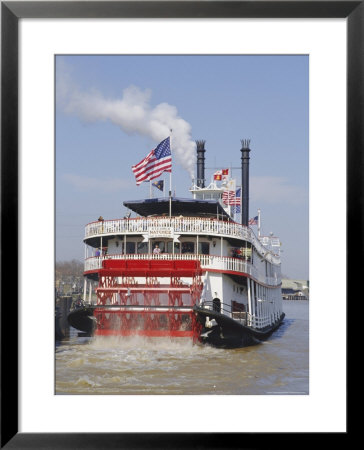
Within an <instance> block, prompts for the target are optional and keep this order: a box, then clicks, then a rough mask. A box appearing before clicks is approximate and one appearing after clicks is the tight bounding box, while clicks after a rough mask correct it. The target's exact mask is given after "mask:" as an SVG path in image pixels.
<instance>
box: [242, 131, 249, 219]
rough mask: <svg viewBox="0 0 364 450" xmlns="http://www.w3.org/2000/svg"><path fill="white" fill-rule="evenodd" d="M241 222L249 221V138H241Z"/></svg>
mask: <svg viewBox="0 0 364 450" xmlns="http://www.w3.org/2000/svg"><path fill="white" fill-rule="evenodd" d="M240 142H241V150H240V151H241V203H242V204H241V224H242V225H246V226H247V225H248V221H249V159H250V158H249V152H250V148H249V146H250V139H241V141H240Z"/></svg>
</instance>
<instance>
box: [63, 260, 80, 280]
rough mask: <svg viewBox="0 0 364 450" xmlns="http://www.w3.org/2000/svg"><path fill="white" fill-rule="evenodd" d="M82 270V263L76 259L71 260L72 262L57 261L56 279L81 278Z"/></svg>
mask: <svg viewBox="0 0 364 450" xmlns="http://www.w3.org/2000/svg"><path fill="white" fill-rule="evenodd" d="M83 269H84V267H83V262H81V261H78V260H77V259H72V261H57V262H56V278H64V277H83Z"/></svg>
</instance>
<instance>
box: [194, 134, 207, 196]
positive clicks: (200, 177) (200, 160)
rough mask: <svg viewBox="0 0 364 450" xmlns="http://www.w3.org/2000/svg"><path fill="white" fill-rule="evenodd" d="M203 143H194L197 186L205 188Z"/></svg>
mask: <svg viewBox="0 0 364 450" xmlns="http://www.w3.org/2000/svg"><path fill="white" fill-rule="evenodd" d="M205 142H206V141H196V145H197V183H196V184H197V186H198V187H200V188H204V187H205V151H206V150H205Z"/></svg>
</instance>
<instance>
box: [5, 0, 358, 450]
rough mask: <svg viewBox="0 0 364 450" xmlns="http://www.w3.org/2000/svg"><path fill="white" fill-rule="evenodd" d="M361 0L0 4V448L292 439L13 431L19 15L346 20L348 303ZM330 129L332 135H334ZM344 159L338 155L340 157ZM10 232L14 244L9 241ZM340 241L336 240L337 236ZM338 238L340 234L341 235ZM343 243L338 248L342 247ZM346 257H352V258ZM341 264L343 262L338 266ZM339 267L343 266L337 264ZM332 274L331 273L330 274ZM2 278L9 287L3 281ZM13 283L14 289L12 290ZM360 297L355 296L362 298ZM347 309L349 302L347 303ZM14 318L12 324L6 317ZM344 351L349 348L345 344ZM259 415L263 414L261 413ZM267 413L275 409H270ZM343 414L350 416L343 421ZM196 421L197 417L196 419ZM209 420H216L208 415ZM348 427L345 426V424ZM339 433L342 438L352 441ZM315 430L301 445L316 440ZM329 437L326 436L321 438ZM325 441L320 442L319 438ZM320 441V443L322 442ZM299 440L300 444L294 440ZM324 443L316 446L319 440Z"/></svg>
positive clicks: (353, 274) (354, 234)
mask: <svg viewBox="0 0 364 450" xmlns="http://www.w3.org/2000/svg"><path fill="white" fill-rule="evenodd" d="M363 3H364V2H363V1H330V0H328V1H315V0H313V1H312V0H311V1H259V0H256V1H239V0H237V1H187V2H186V1H173V2H165V1H159V2H158V1H135V2H133V1H121V2H120V1H111V2H108V1H92V2H89V1H86V2H77V1H70V2H62V1H54V2H48V1H38V2H36V1H34V2H33V1H26V2H25V1H23V2H22V1H4V2H1V310H0V312H1V448H9V449H15V448H16V449H28V448H29V449H33V448H34V449H35V448H37V449H42V448H47V449H51V448H52V449H66V448H74V449H76V448H77V449H81V448H89V449H103V448H120V449H139V448H153V449H163V448H173V449H182V448H195V449H202V448H209V449H220V448H221V449H223V448H224V449H226V448H257V447H260V446H262V445H263V444H264V442H266V443H268V442H272V440H273V442H276V443H279V444H280V447H282V446H284V445H285V444H286V443H287V441H288V439H291V438H293V439H296V438H297V436H296V434H294V433H293V436H292V434H283V435H281V434H279V436H278V433H277V434H270V433H263V434H256V433H168V432H166V433H136V434H132V433H65V434H63V433H62V434H61V433H19V432H18V412H19V411H18V401H19V397H18V369H19V366H18V338H17V336H18V331H19V330H18V324H17V320H14V318H15V319H16V318H17V316H18V305H17V299H18V291H17V286H18V271H17V267H18V251H19V246H18V242H17V239H16V236H17V235H18V182H19V177H18V112H19V111H18V70H19V68H18V52H19V47H18V45H19V43H18V22H19V19H21V18H119V17H120V18H239V17H241V18H346V19H347V55H348V57H347V75H348V83H347V154H346V158H347V160H346V161H347V211H346V215H347V216H346V217H347V236H346V242H345V245H346V248H347V252H346V254H347V259H346V275H347V286H348V289H347V301H348V298H349V296H350V292H353V286H354V285H355V283H357V280H358V279H360V272H359V271H360V270H361V269H362V266H363V264H362V263H359V264H358V263H357V262H355V261H357V259H356V257H355V255H354V251H353V249H354V245H355V249H356V252H358V250H359V258H360V257H361V253H362V249H363V245H362V234H363V233H362V230H363V182H362V173H363V149H364V137H363V136H364V131H363V129H364V126H363V125H364V25H363V24H364V4H363ZM333 132H334V130H333ZM344 157H345V156H344V155H343V158H344ZM9 230H11V236H12V239H9ZM339 239H340V238H339ZM341 239H342V237H341ZM354 240H355V244H354ZM343 245H344V243H343V242H341V243H340V246H341V248H342V247H343ZM349 255H351V257H349ZM341 263H342V262H341ZM341 267H342V266H341ZM333 275H334V274H333ZM4 280H6V283H5V282H4ZM9 286H11V290H10V289H9ZM359 295H360V294H359ZM346 307H347V308H348V305H347V306H346ZM10 318H11V319H10ZM347 348H348V349H349V346H347ZM262 413H263V414H265V413H268V412H267V411H265V412H264V411H263V412H262ZM270 413H272V411H271V412H270ZM347 417H348V416H347ZM197 419H198V417H197ZM212 420H214V419H213V418H212ZM348 425H349V424H348ZM347 430H348V431H347V432H346V433H338V435H340V436H336V437H335V443H339V440H340V439H339V438H343V437H344V438H347V437H348V436H349V427H348V428H347ZM318 438H319V436H318V434H317V433H315V437H314V439H315V440H314V441H311V439H312V436H310V433H307V434H304V435H303V436H302V437H300V441H299V443H300V444H304V443H308V442H312V443H313V442H314V443H315V444H316V445H317V444H319V442H318ZM326 438H327V436H325V433H323V439H325V442H327V441H326ZM323 439H322V440H323ZM320 441H321V439H320ZM297 442H298V441H297ZM320 443H321V442H320Z"/></svg>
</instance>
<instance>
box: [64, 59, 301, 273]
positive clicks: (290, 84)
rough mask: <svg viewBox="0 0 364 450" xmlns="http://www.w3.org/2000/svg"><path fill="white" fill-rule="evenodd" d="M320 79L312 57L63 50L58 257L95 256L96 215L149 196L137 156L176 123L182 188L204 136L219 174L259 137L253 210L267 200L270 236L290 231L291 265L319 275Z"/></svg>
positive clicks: (177, 181)
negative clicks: (315, 95)
mask: <svg viewBox="0 0 364 450" xmlns="http://www.w3.org/2000/svg"><path fill="white" fill-rule="evenodd" d="M308 87H309V86H308V57H307V56H271V55H270V56H240V55H232V56H226V55H221V56H215V55H214V56H203V55H201V56H200V55H196V56H184V55H181V56H154V55H146V56H143V55H142V56H57V57H56V259H57V261H60V260H69V259H79V260H82V259H83V257H84V248H83V243H82V239H83V236H84V226H85V225H86V224H87V223H89V222H92V221H94V220H96V219H97V218H98V217H99V216H100V215H102V216H103V217H104V218H105V219H116V218H120V217H123V215H124V214H125V212H126V210H125V207H124V206H123V201H125V200H136V199H142V198H145V197H147V196H149V186H148V183H142V184H141V185H140V186H139V187H137V186H136V183H135V178H134V176H133V173H132V170H131V166H132V165H133V164H136V163H138V162H139V161H140V160H141V159H143V158H144V157H145V156H146V155H147V154H148V153H149V151H150V150H152V149H153V148H154V147H155V146H156V145H157V144H158V143H159V142H160V141H161V140H163V139H165V138H166V137H167V136H168V134H169V130H170V129H172V130H173V132H172V152H173V174H172V182H173V190H175V191H176V196H179V197H190V193H189V191H188V189H189V187H190V185H191V177H193V176H194V173H195V158H196V156H195V146H194V141H195V140H197V139H204V140H206V145H205V148H206V150H207V151H206V155H205V156H206V167H207V168H208V169H207V170H206V178H207V181H209V180H210V177H211V175H212V173H213V171H214V170H215V169H222V168H227V167H239V166H240V164H241V160H240V157H241V152H240V148H241V143H240V140H241V139H251V144H250V148H251V153H250V157H251V159H250V176H251V178H250V213H249V217H254V216H255V215H257V209H258V208H260V209H261V218H262V234H268V233H269V232H273V233H274V234H275V235H277V236H279V237H280V239H281V241H282V273H283V274H284V275H286V276H288V277H290V278H297V279H308V269H309V267H308V199H309V198H308V180H309V172H308V163H309V160H308V156H309V152H308V151H309V148H308V142H309V141H308V137H309V136H308V123H309V122H308V106H309V105H308ZM233 175H234V176H235V177H236V178H237V179H239V180H240V177H241V175H240V171H239V170H237V169H233ZM161 178H163V177H161ZM165 178H166V180H168V176H166V177H165ZM158 192H159V191H157V190H156V189H154V195H158ZM161 195H162V194H161ZM254 230H255V231H256V227H255V229H254Z"/></svg>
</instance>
